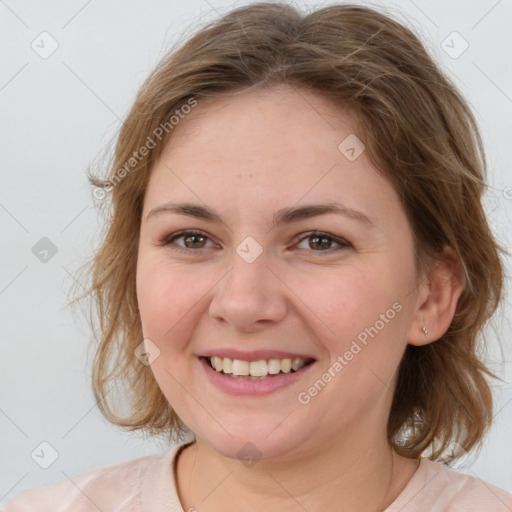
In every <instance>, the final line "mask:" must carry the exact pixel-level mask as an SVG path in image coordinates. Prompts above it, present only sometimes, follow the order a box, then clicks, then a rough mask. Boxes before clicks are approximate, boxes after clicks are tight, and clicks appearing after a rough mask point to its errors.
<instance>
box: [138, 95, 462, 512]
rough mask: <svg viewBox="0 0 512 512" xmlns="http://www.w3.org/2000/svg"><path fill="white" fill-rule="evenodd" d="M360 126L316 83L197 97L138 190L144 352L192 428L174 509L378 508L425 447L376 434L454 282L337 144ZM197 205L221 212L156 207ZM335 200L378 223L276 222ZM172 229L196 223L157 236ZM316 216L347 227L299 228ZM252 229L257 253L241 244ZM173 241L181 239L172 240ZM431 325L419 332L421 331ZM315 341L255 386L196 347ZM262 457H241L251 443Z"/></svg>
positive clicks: (453, 299)
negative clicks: (218, 374) (225, 381)
mask: <svg viewBox="0 0 512 512" xmlns="http://www.w3.org/2000/svg"><path fill="white" fill-rule="evenodd" d="M353 133H356V134H357V133H358V131H357V125H356V124H355V123H354V121H353V118H352V117H351V116H350V114H349V113H348V112H347V111H345V110H343V109H341V108H340V107H338V106H336V105H334V104H333V103H331V100H329V99H328V98H325V97H323V96H320V95H317V94H313V93H311V92H306V91H303V90H297V89H295V88H291V87H289V86H280V87H279V88H275V89H272V90H268V89H267V90H256V91H254V90H253V91H250V92H246V93H244V94H241V95H237V96H232V97H230V98H226V99H216V100H213V101H204V102H201V103H200V104H199V105H198V106H197V107H196V108H195V109H194V111H193V112H192V113H191V114H189V115H188V116H187V117H186V118H185V119H184V120H183V121H181V122H180V124H179V125H178V126H177V127H176V128H175V129H174V131H173V134H172V137H171V139H170V140H169V142H168V143H167V145H166V147H165V148H164V151H163V153H162V155H161V157H160V159H159V160H158V161H157V162H156V164H155V165H154V168H153V169H152V174H151V178H150V181H149V184H148V188H147V190H146V194H145V197H144V208H143V216H142V220H141V230H140V244H139V254H138V266H137V294H138V301H139V308H140V314H141V320H142V325H143V333H144V337H145V338H149V339H151V341H152V342H153V343H154V344H155V345H157V346H158V348H159V350H160V355H159V357H158V358H157V359H156V360H155V361H154V362H153V363H152V364H151V369H152V371H153V373H154V376H155V378H156V380H157V382H158V384H159V386H160V388H161V389H162V392H163V393H164V395H165V396H166V398H167V399H168V401H169V402H170V404H171V405H172V407H173V408H174V409H175V411H176V412H177V414H178V415H179V416H180V418H181V419H182V420H183V421H184V422H185V423H186V424H187V425H188V426H189V427H190V429H191V430H192V431H193V432H194V433H195V435H196V443H195V444H193V445H191V446H189V447H187V448H185V449H184V450H183V451H182V453H181V455H180V456H179V458H178V461H177V467H176V477H177V485H178V491H179V496H180V499H181V502H182V505H183V509H184V510H185V511H186V510H189V509H190V508H191V507H194V509H195V510H200V511H201V512H204V511H221V510H222V511H231V510H233V511H234V510H237V511H250V510H283V511H296V510H297V511H299V510H304V509H306V510H308V511H322V512H325V511H334V510H336V511H339V510H343V511H346V512H351V511H361V510H365V511H379V510H383V509H384V508H385V507H387V506H389V505H390V504H391V503H392V502H393V501H394V500H395V499H396V497H397V496H398V495H399V493H400V492H401V491H402V490H403V489H404V487H405V486H406V484H407V483H408V482H409V480H410V479H411V477H412V476H413V474H414V473H415V471H416V469H417V467H418V461H417V460H413V459H408V458H404V457H401V456H399V455H397V454H396V453H395V452H394V451H393V450H392V449H391V448H390V446H389V445H388V443H387V440H386V422H387V417H388V415H389V410H390V406H391V400H392V396H393V393H392V391H393V388H394V385H395V381H396V370H397V367H398V364H399V362H400V360H401V357H402V355H403V352H404V350H405V348H406V346H407V344H408V343H410V344H415V345H422V344H425V343H430V342H433V341H434V340H436V339H439V338H440V337H441V336H442V335H443V334H444V332H446V330H447V329H448V327H449V325H450V322H451V320H452V318H453V315H454V313H455V308H456V304H457V300H458V298H459V296H460V293H461V291H462V284H461V282H462V278H461V275H462V274H461V266H460V263H459V262H454V261H453V259H450V258H446V259H443V260H440V261H439V264H438V265H437V266H436V267H435V271H433V272H432V273H431V275H429V276H428V279H426V276H416V271H415V267H414V260H413V239H412V232H411V229H410V226H409V223H408V221H407V218H406V215H405V212H404V210H403V208H402V206H401V204H400V202H399V198H398V196H397V194H396V193H395V191H394V190H393V188H392V187H391V185H390V183H389V182H388V181H387V180H386V179H385V178H384V177H383V176H382V175H380V174H379V173H378V172H377V171H376V169H374V167H373V166H372V165H371V164H370V162H369V160H368V159H367V157H366V153H365V152H363V153H362V154H361V155H360V156H359V157H358V158H357V159H356V160H355V161H349V160H348V159H347V158H346V157H345V156H344V155H343V154H342V153H341V152H340V151H339V150H338V145H339V144H340V142H341V141H343V140H344V139H345V138H346V137H347V136H348V135H349V134H353ZM169 201H172V202H181V201H187V202H192V203H195V204H199V205H203V206H204V205H207V206H208V207H210V208H211V209H213V210H214V211H215V212H217V213H218V214H219V215H220V216H221V217H222V219H223V223H213V222H209V221H205V220H199V219H194V218H192V217H186V216H183V215H177V214H173V213H163V214H158V215H153V216H152V217H150V218H149V219H147V218H146V217H147V215H148V213H149V212H150V211H151V210H152V209H153V208H155V207H157V206H159V205H162V204H164V203H167V202H169ZM328 202H341V203H343V204H344V205H346V206H349V207H351V208H355V209H358V210H360V211H362V212H364V213H365V215H367V216H368V217H369V218H370V219H371V220H372V222H373V225H372V226H368V225H366V224H364V223H360V222H357V221H355V220H351V219H348V218H346V217H343V216H340V215H336V214H328V215H322V216H317V217H314V218H311V219H306V220H302V221H299V222H296V223H293V224H289V225H282V226H277V227H272V225H271V222H272V218H273V215H274V213H275V212H276V211H277V210H278V209H280V208H283V207H287V206H300V205H304V204H312V203H315V204H316V203H328ZM183 229H194V230H200V231H202V232H203V233H204V235H206V237H207V238H206V239H201V238H200V239H199V241H194V240H188V243H187V240H186V238H183V237H182V238H179V239H176V240H175V241H174V245H173V244H170V245H167V246H166V245H163V244H162V243H160V240H162V239H164V238H165V237H169V235H172V234H173V233H176V232H178V231H180V230H183ZM315 230H319V231H323V232H327V233H329V234H330V235H331V236H333V237H340V238H342V239H344V240H346V241H348V242H349V243H350V244H351V246H349V247H344V246H342V245H339V244H338V243H337V242H336V241H334V240H332V239H331V241H329V239H328V240H327V241H323V242H322V241H320V242H319V243H317V244H315V240H314V237H309V238H307V235H308V234H310V233H311V232H312V231H315ZM248 236H251V237H253V238H254V239H255V240H256V241H257V242H258V243H259V244H260V246H261V248H262V250H263V252H262V253H261V255H260V256H259V257H258V258H257V259H256V260H255V261H253V262H252V263H248V262H247V261H246V260H244V259H243V258H242V257H240V256H239V254H237V252H236V248H237V247H238V246H239V244H240V243H241V242H242V241H243V240H244V239H245V238H246V237H248ZM173 247H174V248H176V247H178V248H181V249H183V250H187V248H188V252H178V251H177V250H176V249H173ZM396 302H399V303H400V304H401V306H402V309H401V311H400V312H399V313H397V314H396V315H395V316H394V318H393V319H392V320H390V321H389V322H387V323H386V324H385V327H384V328H383V329H381V330H380V331H379V333H378V334H377V335H376V336H374V337H373V338H369V341H368V344H367V345H366V346H365V347H364V348H363V349H362V350H361V351H360V352H359V353H358V354H357V355H356V356H354V358H353V359H352V360H351V361H349V362H348V364H347V365H346V366H344V368H343V370H342V371H341V372H339V373H337V374H336V377H334V378H333V379H332V380H331V382H329V383H328V385H327V386H325V388H324V389H322V391H321V392H320V393H318V394H317V395H316V396H314V397H313V398H312V399H311V400H310V401H309V403H307V404H302V403H300V402H299V401H298V399H297V396H298V394H299V393H300V392H301V391H305V390H306V391H307V390H308V388H309V387H310V386H311V385H312V384H313V383H314V382H315V381H317V380H318V379H319V378H320V377H321V375H322V374H323V373H324V372H325V371H326V370H327V369H328V368H329V367H331V366H332V365H333V363H334V362H335V361H336V359H337V357H338V356H339V355H342V354H344V353H345V352H346V351H347V350H348V349H349V348H350V346H351V343H352V341H353V340H355V339H356V337H357V335H358V334H359V333H361V332H362V331H364V329H365V328H366V327H369V326H373V325H375V322H376V321H377V320H378V319H379V318H381V317H380V315H381V314H383V313H385V312H386V311H387V310H389V309H390V308H391V307H392V305H393V304H394V303H396ZM423 326H427V328H428V331H429V335H428V337H426V336H425V334H424V332H423V331H422V330H421V328H422V327H423ZM219 347H222V348H243V349H245V350H256V349H274V350H283V351H290V352H296V353H304V354H309V355H311V356H312V357H314V358H315V359H316V362H315V365H316V367H315V370H314V371H311V372H309V374H308V377H307V378H306V377H303V378H302V379H300V380H299V381H298V382H296V383H294V384H292V385H291V386H288V387H286V388H284V389H283V390H280V391H277V392H274V393H273V394H271V395H268V396H260V397H247V396H246V397H234V396H232V395H229V394H226V393H224V392H223V391H220V390H219V389H217V388H216V387H214V386H212V385H211V383H210V382H209V381H208V379H207V378H206V376H205V374H204V370H203V368H202V367H201V366H200V364H199V362H198V358H197V355H198V354H204V353H205V352H207V351H208V349H212V348H219ZM249 441H250V442H251V443H252V444H253V445H255V446H256V447H257V449H258V451H259V453H260V454H261V459H260V460H258V462H257V463H256V464H255V465H253V466H250V467H248V466H246V465H245V464H244V463H243V461H241V460H240V459H239V458H238V457H237V452H238V451H239V450H240V449H241V448H242V447H243V446H244V445H246V443H247V442H249Z"/></svg>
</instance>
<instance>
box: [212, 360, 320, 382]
mask: <svg viewBox="0 0 512 512" xmlns="http://www.w3.org/2000/svg"><path fill="white" fill-rule="evenodd" d="M206 360H207V362H208V363H209V365H210V366H211V367H212V368H213V369H214V370H215V371H217V372H219V373H222V374H223V375H227V376H229V377H231V378H241V379H246V380H261V379H263V378H269V377H273V376H275V375H279V374H286V373H293V372H297V371H298V370H300V369H301V368H303V367H304V366H306V365H307V364H309V363H310V362H311V361H307V360H305V359H302V358H300V357H296V358H294V359H290V358H285V359H268V360H265V359H261V360H259V361H244V360H241V359H230V358H229V357H217V356H214V357H208V358H206Z"/></svg>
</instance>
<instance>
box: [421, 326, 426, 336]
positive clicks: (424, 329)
mask: <svg viewBox="0 0 512 512" xmlns="http://www.w3.org/2000/svg"><path fill="white" fill-rule="evenodd" d="M421 330H422V331H423V333H424V334H425V338H427V337H428V330H427V328H426V327H425V326H423V327H422V328H421Z"/></svg>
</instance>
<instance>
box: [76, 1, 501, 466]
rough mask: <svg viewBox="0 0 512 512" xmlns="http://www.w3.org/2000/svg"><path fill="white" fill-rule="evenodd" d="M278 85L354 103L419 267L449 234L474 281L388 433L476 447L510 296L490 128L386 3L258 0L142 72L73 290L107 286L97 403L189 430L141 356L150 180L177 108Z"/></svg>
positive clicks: (417, 358)
mask: <svg viewBox="0 0 512 512" xmlns="http://www.w3.org/2000/svg"><path fill="white" fill-rule="evenodd" d="M278 84H287V85H290V86H292V87H296V88H298V89H302V90H305V91H308V90H309V91H313V92H316V93H321V94H323V95H325V97H327V98H330V99H332V100H334V101H335V102H338V103H339V104H340V105H342V106H344V107H346V108H347V107H348V108H349V109H350V110H351V111H353V112H355V114H356V116H357V120H358V123H359V124H360V129H361V136H362V138H363V140H364V143H365V145H366V151H367V155H368V157H369V159H370V161H371V162H372V163H373V165H374V166H375V167H376V168H377V169H379V171H380V172H382V173H383V175H385V176H386V177H387V179H388V180H389V182H390V183H391V184H392V186H393V187H394V189H395V190H396V192H397V193H398V196H399V197H400V201H401V203H402V205H403V208H404V210H405V212H406V214H407V217H408V220H409V222H410V226H411V229H412V232H413V237H414V248H415V257H416V268H417V272H420V271H421V270H423V269H426V268H428V265H429V264H430V263H431V262H432V261H433V259H434V258H435V256H436V255H439V254H440V253H441V251H442V250H443V248H445V247H446V246H449V247H451V248H452V249H453V250H454V251H455V253H456V254H457V255H458V257H459V258H460V260H461V262H462V265H463V268H464V277H465V287H464V290H463V292H462V295H461V296H460V298H459V301H458V305H457V309H456V313H455V315H454V318H453V321H452V323H451V325H450V327H449V328H448V330H447V332H446V333H445V334H444V336H442V338H440V339H439V340H437V341H435V342H432V343H430V344H427V345H425V346H420V347H417V346H411V345H408V346H407V347H406V350H405V353H404V356H403V359H402V361H401V364H400V367H399V372H398V380H397V385H396V389H395V391H394V397H393V402H392V406H391V410H390V414H389V419H388V424H387V435H388V441H389V443H390V444H391V445H392V446H393V447H394V449H395V450H396V451H397V452H398V453H400V454H401V455H403V456H406V457H411V458H416V457H419V456H420V455H421V454H422V453H424V452H425V451H430V453H429V457H430V458H431V459H434V460H435V459H439V458H441V456H442V454H443V452H444V451H445V450H446V448H447V447H448V446H449V445H450V444H451V443H452V442H457V443H458V444H459V445H460V447H461V449H462V450H465V451H469V450H471V449H472V448H473V447H476V446H478V445H480V443H481V441H482V439H483V437H484V435H485V433H486V431H487V430H488V428H489V426H490V424H491V421H492V411H493V406H492V402H493V400H492V393H491V388H490V386H489V383H488V378H487V377H495V375H494V374H493V373H492V372H491V371H490V369H489V368H488V367H487V366H486V365H485V364H484V363H483V361H482V360H481V357H480V356H479V349H480V348H482V347H484V346H485V341H486V340H485V336H484V329H483V328H484V326H485V324H486V323H487V321H488V320H489V319H490V318H491V316H492V315H493V314H494V312H495V310H496V309H497V307H498V305H499V303H500V301H501V298H502V294H503V290H502V289H503V285H504V270H503V269H504V267H503V262H502V256H501V254H500V252H503V253H507V251H506V250H505V249H504V248H503V247H502V246H501V245H500V244H498V243H497V241H496V240H495V238H494V236H493V233H492V231H491V229H490V226H489V224H488V221H487V219H486V215H485V213H484V209H483V206H482V196H483V193H484V192H485V190H486V184H485V179H486V172H487V171H486V161H485V155H484V150H483V144H482V140H481V136H480V134H479V130H478V126H477V123H476V121H475V117H474V115H473V114H472V112H471V109H470V107H469V105H468V103H467V102H466V101H465V99H464V98H463V97H462V96H461V94H460V92H459V91H458V90H457V88H456V86H455V85H454V84H453V83H452V82H451V81H450V79H449V78H448V77H447V76H446V75H445V74H444V73H443V72H442V70H441V69H440V68H439V67H438V66H437V65H436V64H435V62H434V60H433V59H432V57H431V56H429V54H428V52H427V51H426V49H425V47H424V46H423V44H422V43H421V42H420V37H419V36H417V35H415V33H414V32H413V30H412V29H410V28H407V27H405V26H404V25H403V24H401V23H399V22H398V21H395V20H394V19H393V18H392V17H391V16H390V15H389V14H387V13H384V12H380V11H378V10H376V9H373V8H367V7H362V6H357V5H349V4H344V5H334V6H329V7H325V8H321V9H319V10H316V11H314V12H310V13H309V14H305V13H303V12H301V11H299V10H298V9H296V8H295V7H292V6H290V5H286V4H276V3H266V2H260V3H254V4H252V5H248V6H245V7H241V8H238V9H235V10H233V11H231V12H229V13H228V14H226V15H224V16H222V17H220V18H219V19H217V20H214V21H211V22H208V23H206V24H205V25H204V26H202V27H201V28H200V29H198V30H197V31H196V32H195V34H194V35H192V36H191V37H188V38H187V40H186V41H185V42H182V43H181V44H180V46H178V47H175V48H173V49H172V50H171V51H170V52H169V53H168V54H166V55H165V57H164V58H163V59H162V60H161V61H160V63H159V64H158V65H157V66H156V68H155V69H154V70H153V71H152V72H151V74H150V75H149V77H148V78H147V79H146V80H145V82H144V83H143V84H142V86H141V88H140V90H139V92H138V94H137V96H136V98H135V101H134V103H133V106H132V108H131V110H130V112H129V113H128V115H127V117H126V119H125V121H124V123H123V125H122V127H121V129H120V130H119V133H118V135H116V139H117V140H116V143H115V149H114V150H113V152H112V153H111V156H110V159H109V161H108V164H106V165H104V167H103V171H104V174H103V176H99V175H95V174H93V173H92V172H91V170H90V169H89V181H90V183H91V184H92V185H94V186H95V187H97V188H96V190H95V195H96V197H99V196H103V195H104V196H105V198H104V201H103V203H104V204H102V208H104V209H105V211H108V215H107V216H106V218H105V223H104V229H103V231H102V234H101V241H100V244H99V247H98V249H97V250H95V252H94V257H93V258H92V259H91V260H90V261H89V262H88V263H87V264H86V265H85V266H83V267H82V268H81V269H80V271H84V270H85V272H86V278H87V279H88V288H87V292H86V293H85V294H82V296H81V297H78V298H77V299H75V300H74V301H73V303H74V302H75V301H77V300H80V299H82V298H83V297H85V296H88V297H89V298H92V299H94V300H92V301H91V309H90V318H91V323H93V324H94V325H95V326H98V330H97V331H96V329H95V332H96V338H97V342H98V344H97V346H96V347H94V348H95V349H96V352H95V357H94V362H93V367H92V386H93V391H94V396H95V398H96V401H97V405H98V407H99V409H100V411H101V412H102V414H103V415H104V416H105V417H106V419H107V420H108V421H110V422H111V423H113V424H115V425H117V426H120V427H122V428H124V429H127V430H130V431H141V432H145V433H148V434H150V435H153V436H160V435H163V436H166V437H168V438H169V439H171V438H173V437H176V438H178V439H179V438H180V437H181V436H182V434H183V433H184V432H185V431H186V430H187V427H186V425H184V424H183V422H182V421H181V420H180V418H179V417H178V416H177V414H176V413H175V411H174V410H173V409H172V407H171V406H170V404H169V403H168V402H167V400H166V399H165V397H164V395H163V393H162V391H161V390H160V388H159V387H158V385H157V382H156V381H155V379H154V377H153V375H152V372H151V369H150V367H149V366H147V365H144V364H141V362H140V361H139V360H138V359H137V358H136V357H135V356H134V351H135V349H136V348H137V346H138V345H139V344H140V343H141V342H142V339H143V335H142V328H141V321H140V315H139V309H138V305H137V296H136V287H135V282H136V264H137V250H138V241H139V230H140V222H141V214H142V206H143V198H144V194H145V190H146V187H147V183H148V180H149V177H150V173H151V169H152V165H153V163H154V162H155V161H156V159H157V158H158V157H159V155H160V154H161V151H162V148H163V146H164V145H165V142H166V141H167V140H168V139H169V137H172V128H173V124H172V121H170V120H172V118H173V116H178V115H179V114H180V113H182V112H185V111H186V109H185V106H186V105H190V104H191V101H197V102H198V103H199V104H200V103H201V101H203V100H206V99H210V98H211V99H214V98H215V97H221V96H223V97H226V96H229V95H232V94H236V93H237V92H240V91H247V90H248V89H250V88H260V87H272V86H275V85H278ZM162 128H163V129H162ZM164 131H165V134H164ZM156 134H159V135H160V138H158V141H156V139H157V137H156ZM162 135H165V136H162ZM149 139H151V140H152V141H153V142H154V143H155V144H154V147H151V148H150V143H149ZM144 147H146V151H142V148H144ZM141 152H143V153H144V156H143V157H141ZM127 164H128V165H127ZM98 190H99V191H100V192H101V193H100V194H97V193H96V192H97V191H98ZM93 317H95V318H94V319H93ZM118 384H121V385H123V386H124V390H123V393H122V397H123V400H124V401H125V403H126V404H127V405H128V406H129V410H126V411H124V412H122V411H120V410H119V408H120V401H119V399H116V398H114V394H113V393H111V390H112V389H113V386H114V385H118ZM462 453H463V451H454V452H453V453H451V454H450V455H449V457H448V460H452V459H455V458H457V457H459V456H460V455H461V454H462ZM444 460H446V458H445V459H444Z"/></svg>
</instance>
